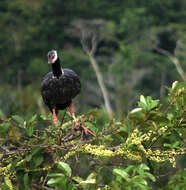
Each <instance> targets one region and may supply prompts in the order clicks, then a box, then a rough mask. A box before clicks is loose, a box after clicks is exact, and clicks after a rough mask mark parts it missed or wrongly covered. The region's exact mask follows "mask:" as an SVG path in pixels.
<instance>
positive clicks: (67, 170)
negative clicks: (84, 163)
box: [57, 161, 72, 177]
mask: <svg viewBox="0 0 186 190" xmlns="http://www.w3.org/2000/svg"><path fill="white" fill-rule="evenodd" d="M57 168H59V169H61V170H63V171H64V172H65V174H66V176H67V177H71V175H72V170H71V168H70V166H69V165H68V164H67V163H65V162H61V161H60V162H58V164H57Z"/></svg>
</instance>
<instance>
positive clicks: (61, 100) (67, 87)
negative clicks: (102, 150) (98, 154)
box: [41, 50, 96, 136]
mask: <svg viewBox="0 0 186 190" xmlns="http://www.w3.org/2000/svg"><path fill="white" fill-rule="evenodd" d="M48 63H49V64H51V65H52V72H49V73H48V74H46V75H45V76H44V79H43V81H42V83H41V95H42V98H43V101H44V103H45V104H46V105H47V106H48V108H49V109H50V111H51V112H52V118H53V123H54V124H56V125H57V124H58V118H57V113H58V111H59V110H63V109H65V108H67V107H69V108H70V113H71V115H72V117H73V119H76V117H75V113H74V107H73V102H72V99H73V98H75V97H76V95H77V94H78V93H79V92H80V90H81V83H80V78H79V76H78V75H77V74H76V73H75V72H74V71H73V70H71V69H62V67H61V63H60V59H59V57H58V55H57V51H55V50H52V51H49V52H48ZM75 126H76V127H77V128H79V127H81V128H82V129H83V130H84V132H85V134H88V133H89V134H91V135H93V136H96V135H95V134H94V133H93V132H91V131H90V130H89V129H87V128H86V127H85V126H84V125H80V124H79V123H78V122H77V121H76V122H75Z"/></svg>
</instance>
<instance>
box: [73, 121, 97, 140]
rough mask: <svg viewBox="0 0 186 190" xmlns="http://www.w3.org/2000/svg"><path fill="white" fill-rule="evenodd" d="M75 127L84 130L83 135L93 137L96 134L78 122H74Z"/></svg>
mask: <svg viewBox="0 0 186 190" xmlns="http://www.w3.org/2000/svg"><path fill="white" fill-rule="evenodd" d="M75 126H76V129H79V128H80V127H81V128H82V130H83V131H84V133H85V135H88V134H90V135H92V136H94V137H96V135H95V134H94V133H93V132H92V131H90V130H89V129H88V128H87V127H85V126H84V125H83V124H79V123H78V122H76V123H75Z"/></svg>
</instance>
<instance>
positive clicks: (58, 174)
mask: <svg viewBox="0 0 186 190" xmlns="http://www.w3.org/2000/svg"><path fill="white" fill-rule="evenodd" d="M48 176H49V177H65V175H64V174H62V173H52V174H48Z"/></svg>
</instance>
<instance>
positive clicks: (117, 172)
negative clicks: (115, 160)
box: [113, 169, 129, 181]
mask: <svg viewBox="0 0 186 190" xmlns="http://www.w3.org/2000/svg"><path fill="white" fill-rule="evenodd" d="M113 174H114V175H116V176H120V177H122V178H123V179H125V180H126V181H129V175H128V173H127V172H125V170H124V169H114V170H113Z"/></svg>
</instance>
